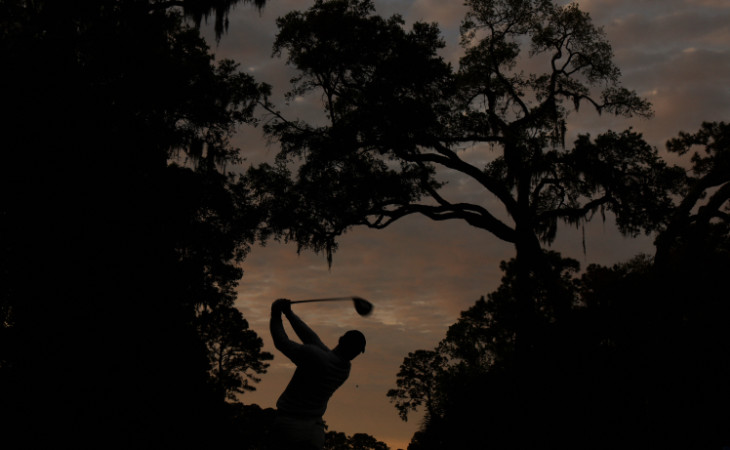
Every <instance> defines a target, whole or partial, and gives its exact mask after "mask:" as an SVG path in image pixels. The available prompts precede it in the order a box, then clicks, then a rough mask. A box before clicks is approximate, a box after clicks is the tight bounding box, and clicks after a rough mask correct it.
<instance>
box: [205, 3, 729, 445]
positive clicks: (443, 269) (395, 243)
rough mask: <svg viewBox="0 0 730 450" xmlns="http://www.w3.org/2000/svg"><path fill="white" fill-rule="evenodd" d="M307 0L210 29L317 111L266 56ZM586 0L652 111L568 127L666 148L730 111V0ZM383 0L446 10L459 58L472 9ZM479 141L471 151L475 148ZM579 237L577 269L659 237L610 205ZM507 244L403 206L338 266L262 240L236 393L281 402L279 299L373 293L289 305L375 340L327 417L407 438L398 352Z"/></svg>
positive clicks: (305, 109)
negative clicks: (398, 393)
mask: <svg viewBox="0 0 730 450" xmlns="http://www.w3.org/2000/svg"><path fill="white" fill-rule="evenodd" d="M312 3H313V1H311V0H269V1H268V2H267V5H266V7H265V8H264V9H263V10H262V11H261V12H260V13H258V12H256V10H255V9H253V8H251V7H248V6H245V7H238V8H237V9H236V10H235V11H233V13H232V15H231V17H230V27H229V30H228V33H227V34H226V35H224V36H223V37H222V39H221V41H220V44H219V45H218V46H217V47H215V44H214V42H215V41H214V40H213V39H210V42H211V43H212V44H213V47H214V48H213V51H214V52H215V53H216V55H217V58H218V59H222V58H230V59H233V60H235V61H237V62H239V63H240V65H241V70H244V71H246V72H248V73H251V74H252V75H254V76H255V77H256V78H257V80H259V81H262V82H267V83H269V84H271V85H272V86H273V88H274V96H273V98H272V101H274V102H275V103H277V104H278V105H280V107H281V109H282V111H283V112H284V114H285V115H287V116H289V117H291V118H296V117H300V118H311V117H317V111H318V109H319V107H318V105H316V104H313V100H316V98H313V99H309V98H307V99H301V101H297V102H294V103H293V104H292V105H291V106H290V107H286V105H285V104H284V99H283V92H285V91H286V90H287V89H288V80H289V79H290V78H291V77H292V76H293V74H294V72H293V71H292V69H291V68H290V67H287V66H286V65H285V64H284V60H283V59H279V58H272V57H271V48H272V43H273V40H274V36H275V33H276V26H275V20H276V18H277V17H279V16H282V15H284V14H286V13H287V12H289V11H291V10H295V9H298V10H304V9H306V8H308V7H309V6H310V5H311V4H312ZM578 4H579V5H580V7H581V9H583V10H584V11H587V12H589V13H590V14H591V17H592V18H593V21H594V23H595V24H597V25H599V26H602V27H604V29H605V32H606V34H607V36H608V39H609V41H610V42H611V44H612V46H613V48H614V52H615V56H616V62H617V64H618V66H619V67H620V68H621V70H622V73H623V79H622V80H623V84H624V86H626V87H628V88H629V89H633V90H636V91H637V92H638V93H639V94H640V95H642V96H644V97H646V98H648V99H649V100H650V101H651V102H652V103H653V105H654V110H655V116H654V117H653V118H652V119H649V120H645V119H642V120H633V121H627V120H619V119H615V118H611V117H609V116H598V115H596V114H593V113H587V112H582V113H581V115H578V116H572V119H573V120H572V121H571V122H570V123H569V131H570V132H571V133H572V135H573V136H574V135H575V133H578V132H580V133H585V132H590V133H591V134H592V135H596V134H598V133H600V132H602V131H606V130H608V129H613V130H618V131H620V130H623V129H625V128H627V127H628V126H633V127H634V129H635V130H636V131H639V132H641V133H643V134H644V136H645V137H646V139H647V140H648V141H649V142H650V143H651V144H652V145H655V146H656V147H658V148H659V149H662V150H663V149H664V143H665V142H666V140H667V139H669V138H671V137H673V136H675V135H676V134H677V133H678V132H679V131H696V130H697V129H698V128H699V126H700V124H701V123H702V121H720V120H724V121H728V120H730V2H728V1H727V0H585V1H579V2H578ZM375 5H376V11H377V13H379V14H381V15H384V16H389V15H391V14H394V13H399V14H401V15H403V16H404V18H405V20H406V23H407V24H408V26H410V24H412V23H413V22H414V21H427V22H438V23H439V24H440V28H441V30H442V33H443V36H444V39H445V40H446V43H447V47H446V49H444V51H443V52H442V55H443V56H444V58H446V59H447V60H449V61H451V62H452V63H454V65H456V64H457V63H458V58H459V55H460V51H461V49H460V47H459V46H458V27H459V23H460V21H461V19H462V18H463V15H464V12H465V8H464V7H463V6H462V2H461V1H458V0H456V1H449V0H380V1H377V0H376V1H375ZM235 145H237V146H239V147H240V148H241V149H242V151H243V154H244V156H245V157H246V158H247V163H246V164H257V163H259V162H262V161H270V160H272V158H273V157H274V155H275V154H276V152H277V146H276V144H275V143H273V144H271V145H267V144H266V141H265V139H264V138H263V137H262V135H261V130H260V128H259V129H250V128H249V129H242V130H241V132H240V133H239V134H238V136H237V137H236V140H235ZM481 152H484V150H482V149H479V148H473V149H466V150H465V158H467V159H470V160H479V158H480V157H482V156H483V155H481ZM484 157H486V155H484ZM448 177H449V181H450V184H449V187H448V189H449V190H450V192H451V193H454V194H458V195H461V196H464V197H465V198H469V196H472V198H474V197H473V196H476V195H479V193H480V191H479V190H478V189H476V187H475V186H473V185H472V184H470V183H467V182H463V180H460V179H459V178H458V177H456V176H454V175H448ZM485 201H486V199H485ZM582 240H583V232H582V230H580V229H576V228H569V227H567V226H564V227H563V228H561V229H560V230H559V232H558V238H557V240H556V242H555V243H554V245H553V247H552V248H553V249H555V250H558V251H560V252H562V253H563V254H564V255H565V256H570V257H573V258H575V259H577V260H578V261H580V262H581V265H582V267H585V266H586V265H587V264H590V263H599V264H604V265H609V264H613V263H616V262H621V261H625V260H627V259H629V258H630V257H632V256H634V255H636V254H638V253H641V252H651V251H652V245H651V242H652V237H651V236H649V237H646V236H640V237H637V238H629V237H622V236H620V235H619V234H618V233H617V232H616V230H615V227H614V226H613V224H612V222H611V220H610V217H609V218H608V220H607V221H606V222H603V221H602V220H601V218H600V217H596V218H595V220H593V221H592V222H591V223H590V224H589V225H587V226H586V228H585V252H584V251H583V245H582ZM512 255H513V248H512V247H511V245H508V244H506V243H504V242H501V241H499V240H498V239H497V238H495V237H493V236H491V235H489V234H488V233H486V232H485V231H481V230H477V229H474V228H470V227H469V226H467V225H465V224H463V223H461V222H440V223H435V222H430V221H429V220H427V219H425V218H421V217H410V218H406V219H404V220H402V221H400V222H397V223H396V224H395V225H393V226H392V227H390V228H389V229H386V230H382V231H376V230H367V229H355V230H353V231H352V232H351V233H349V234H347V235H345V236H343V237H342V239H341V240H340V248H339V250H338V251H337V252H336V253H335V257H334V264H333V266H332V268H331V269H329V268H328V266H327V262H326V259H325V257H324V255H314V254H311V253H306V252H304V253H302V254H301V255H297V253H296V247H295V246H293V245H284V244H279V243H275V242H272V243H269V244H268V245H267V246H265V247H255V248H254V249H253V250H252V252H251V253H250V255H249V256H248V257H247V258H246V260H245V261H244V262H243V269H244V271H245V273H244V277H243V279H242V281H241V285H240V287H239V297H238V301H237V306H238V307H239V308H240V309H241V311H242V312H243V313H244V315H245V317H246V318H247V320H248V321H249V323H250V325H251V327H252V328H253V329H254V330H255V331H256V332H257V333H258V334H259V335H260V336H261V337H262V338H263V339H264V343H265V344H264V345H265V349H266V350H267V351H270V352H272V353H274V354H275V359H274V361H273V362H272V364H271V367H270V369H269V372H268V373H267V374H266V375H264V377H263V381H262V382H261V383H259V384H258V386H257V391H256V392H253V393H247V394H245V395H244V396H243V398H242V401H243V402H244V403H257V404H259V405H260V406H262V407H273V406H274V404H275V402H276V398H277V397H278V395H279V394H280V393H281V391H282V390H283V389H284V387H285V385H286V383H287V382H288V380H289V377H290V376H291V374H292V372H293V366H292V365H291V364H290V363H289V362H288V360H287V359H286V358H285V357H284V356H283V355H281V354H280V353H278V352H277V351H276V350H275V349H274V347H273V344H272V343H271V338H270V336H269V333H268V317H269V308H270V304H271V302H272V301H273V300H275V299H277V298H281V297H284V298H289V299H292V300H296V299H307V298H317V297H334V296H344V295H357V296H360V297H363V298H366V299H368V300H370V301H371V302H372V303H373V304H374V305H375V311H374V313H373V315H371V316H370V317H367V318H362V317H359V316H358V315H357V314H356V313H355V311H354V309H353V308H352V306H351V304H348V303H342V304H334V303H333V304H315V305H296V306H295V309H294V311H295V312H296V313H297V314H299V315H300V317H302V318H303V319H304V320H305V321H306V322H308V323H309V324H310V325H311V326H312V328H314V329H315V331H317V332H318V333H319V334H320V337H322V339H323V341H324V342H325V343H328V344H331V345H334V344H335V343H336V340H337V337H339V336H340V335H341V334H342V333H343V332H344V331H346V330H347V329H351V328H357V329H360V330H361V331H363V332H364V333H365V335H366V336H367V338H368V346H367V350H366V353H365V354H364V355H362V356H361V357H359V358H358V359H356V360H355V361H354V363H353V370H352V375H351V378H350V379H349V380H348V382H347V383H346V384H345V385H344V386H343V387H342V388H341V389H340V390H339V391H338V392H337V393H335V395H334V397H333V398H332V400H331V401H330V406H329V409H328V411H327V413H326V415H325V420H326V421H327V423H328V425H329V427H330V429H334V430H337V431H342V432H345V433H347V434H354V433H356V432H364V433H368V434H371V435H373V436H375V437H376V438H377V439H378V440H381V441H384V442H386V443H387V444H388V445H390V446H391V448H392V449H393V450H395V449H397V448H406V447H407V444H408V442H409V441H410V438H411V436H412V435H413V433H414V431H416V430H417V428H418V426H419V421H420V418H421V416H420V415H418V414H416V415H414V416H413V417H412V418H411V419H410V420H409V421H408V422H403V421H401V420H400V419H399V417H398V415H397V411H396V409H395V408H394V407H393V405H392V404H391V403H389V401H388V398H387V397H386V395H385V394H386V392H387V391H388V389H391V388H393V387H395V381H396V374H397V372H398V368H399V366H400V364H401V363H402V361H403V358H404V357H405V356H406V355H407V354H408V352H411V351H415V350H417V349H432V348H433V347H435V346H436V344H437V343H438V341H439V340H441V339H442V338H443V337H444V334H445V332H446V329H447V328H448V326H449V325H451V324H452V323H454V322H455V321H456V320H457V318H458V315H459V312H460V311H462V310H465V309H467V308H468V307H469V306H471V305H472V304H473V303H474V301H476V300H477V299H478V298H479V297H480V296H482V295H486V294H487V293H489V292H491V291H493V290H494V289H495V288H496V287H497V286H498V285H499V282H500V277H501V275H502V274H501V272H500V270H499V267H498V266H499V262H500V261H502V260H505V259H508V258H510V257H511V256H512ZM292 335H293V333H292ZM482 406H484V405H482Z"/></svg>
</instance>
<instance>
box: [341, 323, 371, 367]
mask: <svg viewBox="0 0 730 450" xmlns="http://www.w3.org/2000/svg"><path fill="white" fill-rule="evenodd" d="M337 346H338V347H339V348H340V349H341V350H342V353H343V355H345V356H346V357H347V359H350V360H352V359H355V357H356V356H357V355H359V354H360V353H365V335H364V334H362V333H361V332H359V331H357V330H350V331H348V332H347V333H345V334H343V335H342V336H341V337H340V342H339V344H338V345H337Z"/></svg>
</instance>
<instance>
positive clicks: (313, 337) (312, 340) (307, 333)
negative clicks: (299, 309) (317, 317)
mask: <svg viewBox="0 0 730 450" xmlns="http://www.w3.org/2000/svg"><path fill="white" fill-rule="evenodd" d="M284 314H286V318H287V319H289V323H290V324H291V327H292V329H293V330H294V332H295V333H296V334H297V336H299V339H301V340H302V342H303V343H305V344H311V345H316V346H317V347H319V348H321V349H324V350H329V348H327V346H326V345H324V343H323V342H322V340H321V339H320V338H319V336H317V333H315V332H314V330H312V329H311V328H309V325H307V324H306V323H304V321H303V320H302V319H300V318H299V316H297V315H296V314H294V313H293V312H292V311H291V309H289V310H287V311H285V313H284Z"/></svg>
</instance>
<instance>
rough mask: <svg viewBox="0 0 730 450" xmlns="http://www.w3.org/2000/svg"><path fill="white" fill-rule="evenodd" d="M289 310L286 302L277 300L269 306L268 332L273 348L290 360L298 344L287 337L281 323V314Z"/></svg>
mask: <svg viewBox="0 0 730 450" xmlns="http://www.w3.org/2000/svg"><path fill="white" fill-rule="evenodd" d="M288 309H289V303H288V301H287V300H283V299H279V300H276V301H275V302H274V303H272V304H271V320H270V321H269V331H270V332H271V338H272V339H273V340H274V347H276V349H277V350H279V351H280V352H281V353H283V354H284V355H286V356H287V357H288V358H289V359H292V357H293V356H294V354H295V353H296V350H297V348H298V347H300V346H301V344H298V343H296V342H294V341H292V340H291V339H289V336H287V334H286V331H285V330H284V324H283V323H282V321H281V314H282V313H283V312H284V311H285V310H288Z"/></svg>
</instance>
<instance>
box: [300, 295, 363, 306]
mask: <svg viewBox="0 0 730 450" xmlns="http://www.w3.org/2000/svg"><path fill="white" fill-rule="evenodd" d="M353 298H354V297H331V298H313V299H309V300H296V301H293V302H292V304H294V303H312V302H340V301H345V300H352V299H353Z"/></svg>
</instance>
